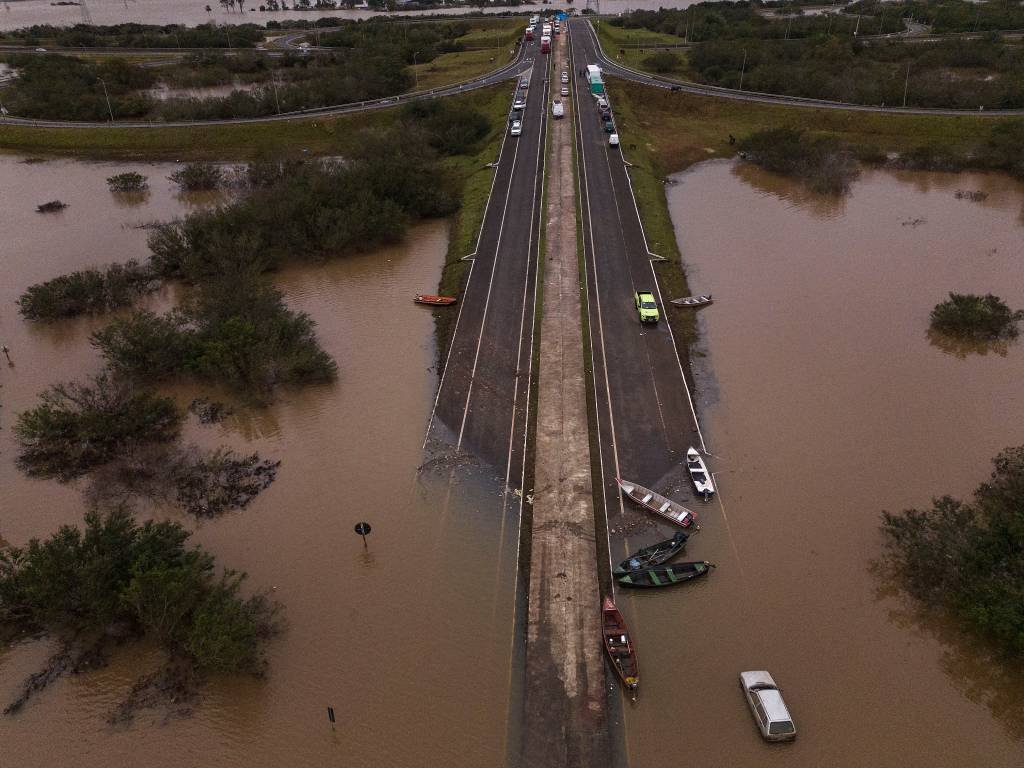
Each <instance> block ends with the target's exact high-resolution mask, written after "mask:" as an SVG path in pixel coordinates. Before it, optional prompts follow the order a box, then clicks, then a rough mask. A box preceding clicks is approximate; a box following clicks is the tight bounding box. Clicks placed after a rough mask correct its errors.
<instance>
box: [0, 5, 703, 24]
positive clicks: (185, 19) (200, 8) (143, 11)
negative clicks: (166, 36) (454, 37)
mask: <svg viewBox="0 0 1024 768" xmlns="http://www.w3.org/2000/svg"><path fill="white" fill-rule="evenodd" d="M286 4H288V5H293V3H287V2H286ZM692 4H693V3H692V2H691V1H690V0H675V2H672V1H671V0H669V1H668V2H663V1H662V0H605V1H604V2H603V3H602V4H601V11H602V13H620V12H625V11H628V10H637V9H648V10H657V9H658V8H661V7H665V8H685V7H687V6H689V5H692ZM259 5H260V4H259V3H258V2H250V3H247V4H246V6H247V10H246V11H245V13H240V12H237V11H233V10H232V11H228V10H225V9H224V7H223V6H221V5H219V4H218V3H213V2H211V3H207V2H205V0H167V1H166V2H165V1H164V0H131V1H130V2H129V0H89V1H88V6H87V7H88V12H89V17H90V18H91V20H92V23H93V24H121V23H123V22H128V21H132V22H137V23H140V24H187V25H190V26H193V25H196V24H208V23H210V22H213V23H215V24H266V23H267V22H268V21H283V20H285V19H307V20H309V21H310V23H312V22H314V21H315V20H316V19H319V18H327V17H331V18H337V19H365V18H371V17H374V16H379V15H381V14H379V13H376V12H374V11H370V10H368V9H355V10H337V11H331V10H311V11H292V10H289V11H275V12H270V11H259V10H258V9H259ZM207 7H209V9H210V10H207ZM563 7H564V8H565V9H567V10H571V9H572V7H573V6H571V5H566V6H563V5H543V4H541V3H534V4H524V5H517V6H515V7H514V8H510V7H497V8H493V9H486V10H485V11H484V12H488V13H508V12H515V13H526V12H538V13H539V12H545V13H546V12H548V11H552V10H555V9H556V8H563ZM482 10H484V9H481V8H476V7H474V8H451V7H448V8H436V9H433V10H430V11H406V12H403V13H400V14H395V15H401V16H422V15H431V16H434V15H460V14H467V13H479V12H480V11H482ZM83 18H84V16H83V10H82V6H81V5H53V3H52V1H51V0H11V1H10V2H4V3H3V6H2V7H0V29H18V28H19V27H28V26H31V25H33V24H54V25H58V26H72V25H74V24H81V23H83Z"/></svg>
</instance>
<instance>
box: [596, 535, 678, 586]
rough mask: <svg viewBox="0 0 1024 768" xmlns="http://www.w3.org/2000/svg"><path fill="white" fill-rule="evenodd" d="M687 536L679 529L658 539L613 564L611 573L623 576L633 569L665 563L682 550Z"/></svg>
mask: <svg viewBox="0 0 1024 768" xmlns="http://www.w3.org/2000/svg"><path fill="white" fill-rule="evenodd" d="M689 538H690V534H688V533H686V532H685V531H679V532H677V533H676V535H675V536H673V537H672V538H671V539H666V540H665V541H659V542H658V543H657V544H651V545H650V546H649V547H643V548H641V549H638V550H637V551H636V552H634V553H633V556H632V557H627V558H626V559H625V560H623V561H622V562H621V563H619V564H618V565H617V566H615V570H613V571H612V573H613V574H615V575H616V576H624V575H625V574H627V573H632V572H633V571H641V570H643V569H644V568H651V567H653V566H655V565H661V564H662V563H667V562H668V561H669V560H671V559H672V558H673V557H675V556H676V555H678V554H679V553H680V552H682V551H683V547H685V546H686V540H687V539H689Z"/></svg>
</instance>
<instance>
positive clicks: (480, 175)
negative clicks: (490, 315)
mask: <svg viewBox="0 0 1024 768" xmlns="http://www.w3.org/2000/svg"><path fill="white" fill-rule="evenodd" d="M467 96H468V94H467ZM467 96H457V97H453V98H459V99H462V98H467ZM473 99H474V102H473V106H474V107H476V109H478V110H479V111H480V112H482V113H483V114H485V115H487V117H488V119H489V120H490V121H491V132H490V134H489V135H488V136H487V139H486V141H485V142H483V143H482V144H481V149H480V151H479V152H477V153H476V154H475V155H473V156H468V157H467V156H458V157H451V158H448V159H446V160H445V163H446V164H447V165H448V166H449V167H450V168H451V169H452V170H453V171H455V172H456V173H457V174H459V175H460V176H461V178H462V179H463V182H462V206H461V207H460V208H459V212H458V213H457V214H455V217H454V220H453V221H452V226H451V235H450V238H449V241H448V254H447V256H446V257H445V263H444V268H443V269H442V270H441V279H440V281H439V282H438V294H439V295H441V296H458V295H459V294H460V293H461V292H462V288H463V286H464V284H465V280H466V276H467V275H468V274H469V268H470V262H468V261H463V260H462V259H463V257H464V256H467V255H469V254H470V253H472V252H473V249H474V248H475V247H476V241H477V236H478V235H479V233H480V226H481V224H482V223H483V219H484V210H485V209H486V207H487V198H488V197H489V196H490V193H491V184H492V182H493V180H494V174H495V170H494V169H493V168H488V167H487V163H492V162H496V161H497V159H498V153H499V152H500V150H501V142H502V140H503V139H504V137H505V131H506V130H508V120H507V117H508V109H509V104H510V103H511V99H512V93H511V88H510V86H509V85H508V84H505V83H502V84H499V85H495V86H492V87H490V88H485V89H482V90H479V91H475V92H474V94H473ZM453 310H454V311H453ZM457 315H458V309H457V308H455V307H452V308H451V309H447V310H445V309H439V310H435V312H434V323H435V326H434V327H435V332H436V334H437V353H438V361H439V363H443V360H444V357H445V355H447V353H448V345H449V344H450V343H451V338H452V334H453V333H454V331H455V319H456V317H457Z"/></svg>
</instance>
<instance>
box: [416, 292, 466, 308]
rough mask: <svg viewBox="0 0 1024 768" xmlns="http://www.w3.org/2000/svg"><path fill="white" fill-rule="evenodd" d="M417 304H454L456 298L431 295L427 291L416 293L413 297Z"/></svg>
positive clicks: (441, 305) (437, 305)
mask: <svg viewBox="0 0 1024 768" xmlns="http://www.w3.org/2000/svg"><path fill="white" fill-rule="evenodd" d="M413 301H415V302H416V303H417V304H430V305H432V306H435V307H447V306H449V305H451V304H454V303H455V302H456V301H458V299H456V298H455V297H454V296H432V295H430V294H428V293H417V294H416V298H415V299H413Z"/></svg>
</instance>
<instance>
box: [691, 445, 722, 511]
mask: <svg viewBox="0 0 1024 768" xmlns="http://www.w3.org/2000/svg"><path fill="white" fill-rule="evenodd" d="M686 469H687V471H688V472H689V473H690V479H691V480H693V487H694V488H696V489H697V495H698V496H700V497H701V498H702V499H704V501H711V497H712V496H714V495H715V484H714V482H713V481H712V480H711V473H710V472H708V465H707V464H705V463H704V459H703V457H702V456H701V455H700V451H698V450H697V449H696V448H694V447H692V446H691V447H690V449H689V450H688V451H687V452H686Z"/></svg>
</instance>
